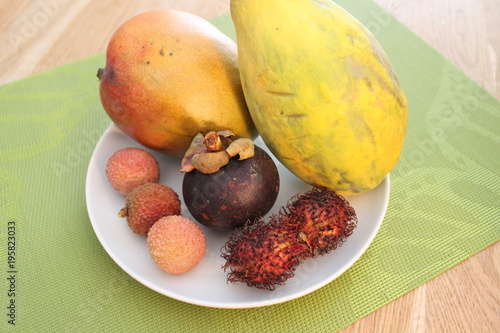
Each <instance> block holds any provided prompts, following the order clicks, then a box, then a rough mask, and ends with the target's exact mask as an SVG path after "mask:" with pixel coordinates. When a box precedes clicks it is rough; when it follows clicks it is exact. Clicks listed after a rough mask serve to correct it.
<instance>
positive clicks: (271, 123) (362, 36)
mask: <svg viewBox="0 0 500 333" xmlns="http://www.w3.org/2000/svg"><path fill="white" fill-rule="evenodd" d="M231 17H232V19H233V22H234V25H235V29H236V37H237V45H238V61H239V68H240V77H241V81H242V87H243V92H244V94H245V98H246V102H247V104H248V107H249V110H250V114H251V117H252V119H253V121H254V124H255V125H256V127H257V130H258V132H259V133H260V135H261V136H262V139H263V140H264V142H265V143H266V145H267V146H268V147H269V149H270V150H271V152H272V153H273V154H274V155H275V156H276V158H277V159H278V160H279V161H280V162H281V163H283V164H284V165H285V166H286V167H287V168H288V169H289V170H290V171H291V172H292V173H294V174H295V175H296V176H297V177H298V178H300V179H302V180H303V181H305V182H307V183H309V184H311V185H317V186H325V187H328V188H330V189H332V190H334V191H336V192H337V193H339V194H342V195H354V194H358V193H363V192H365V191H368V190H371V189H373V188H375V187H376V186H377V185H378V184H379V183H380V182H382V180H383V179H384V178H385V176H386V175H387V174H388V173H389V172H390V171H391V169H392V168H393V167H394V166H395V164H396V162H397V160H398V158H399V156H400V154H401V150H402V147H403V141H404V137H405V133H406V127H407V118H408V104H407V99H406V97H405V94H404V92H403V90H402V88H401V86H400V84H399V81H398V79H397V77H396V75H395V72H394V70H393V68H392V66H391V64H390V62H389V59H388V57H387V55H386V53H385V52H384V50H383V48H382V47H381V45H380V44H379V43H378V41H377V40H376V38H375V37H374V36H373V34H371V33H370V32H369V31H368V29H366V27H364V26H363V25H362V24H361V23H360V22H359V21H358V20H356V19H355V18H354V17H353V16H351V15H350V14H349V13H348V12H346V11H345V10H344V9H343V8H341V7H340V6H338V5H337V4H335V3H334V2H333V1H329V0H314V1H311V0H232V1H231Z"/></svg>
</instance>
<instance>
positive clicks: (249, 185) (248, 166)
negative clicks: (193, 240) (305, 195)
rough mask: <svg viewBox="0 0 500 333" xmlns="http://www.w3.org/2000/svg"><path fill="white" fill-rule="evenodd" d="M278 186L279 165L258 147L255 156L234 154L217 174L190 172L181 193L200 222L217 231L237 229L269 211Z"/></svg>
mask: <svg viewBox="0 0 500 333" xmlns="http://www.w3.org/2000/svg"><path fill="white" fill-rule="evenodd" d="M279 187H280V179H279V173H278V169H277V167H276V164H275V163H274V161H273V160H272V158H271V157H270V156H269V155H268V154H267V153H266V152H265V151H264V150H262V149H261V148H260V147H257V146H255V152H254V156H253V157H251V158H248V159H245V160H238V159H237V157H233V158H231V159H230V160H229V163H228V164H227V165H225V166H223V167H222V168H221V169H220V170H219V171H217V172H215V173H211V174H204V173H201V172H200V171H198V170H193V171H191V172H187V173H186V174H185V175H184V179H183V183H182V194H183V197H184V202H185V204H186V206H187V208H188V210H189V212H190V213H191V215H193V217H194V218H195V219H196V220H197V221H198V222H200V223H201V224H203V225H204V226H206V227H209V228H211V229H215V230H234V229H237V228H239V227H242V226H244V225H245V224H246V223H247V221H248V222H249V223H252V222H253V221H255V220H256V219H258V218H260V217H263V216H264V215H265V214H267V213H268V212H269V211H270V210H271V208H272V207H273V205H274V203H275V202H276V198H277V197H278V192H279Z"/></svg>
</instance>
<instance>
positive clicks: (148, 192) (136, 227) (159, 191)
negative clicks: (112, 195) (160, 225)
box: [119, 183, 181, 236]
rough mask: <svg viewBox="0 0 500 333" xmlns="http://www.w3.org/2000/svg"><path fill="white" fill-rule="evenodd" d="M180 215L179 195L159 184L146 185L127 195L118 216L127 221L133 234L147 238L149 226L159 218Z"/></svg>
mask: <svg viewBox="0 0 500 333" xmlns="http://www.w3.org/2000/svg"><path fill="white" fill-rule="evenodd" d="M180 213H181V202H180V200H179V195H178V194H177V193H176V192H175V191H174V190H173V189H172V188H170V187H168V186H166V185H163V184H159V183H146V184H143V185H140V186H138V187H136V188H135V189H134V190H133V191H132V192H130V193H129V194H128V195H127V197H126V199H125V207H124V208H123V209H122V210H121V211H120V212H119V216H120V217H125V218H126V219H127V223H128V226H129V227H130V229H131V230H132V231H133V232H134V233H136V234H138V235H141V236H147V234H148V232H149V229H150V228H151V226H152V225H153V224H154V223H155V222H156V221H158V220H159V219H160V218H162V217H164V216H168V215H179V214H180Z"/></svg>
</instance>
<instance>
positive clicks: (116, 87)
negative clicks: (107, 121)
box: [97, 10, 257, 157]
mask: <svg viewBox="0 0 500 333" xmlns="http://www.w3.org/2000/svg"><path fill="white" fill-rule="evenodd" d="M97 76H98V78H99V80H100V96H101V102H102V105H103V107H104V109H105V111H106V112H107V114H108V115H109V117H110V118H111V119H112V120H113V122H114V123H116V125H117V126H118V127H119V128H120V129H121V130H122V131H123V132H124V133H126V134H127V135H129V136H130V137H132V138H134V139H135V140H136V141H138V142H139V143H141V144H143V145H144V146H146V147H148V148H151V149H154V150H157V151H161V152H163V153H166V154H170V155H174V156H177V157H182V156H183V154H184V153H185V152H186V149H187V148H188V147H189V144H190V143H191V140H192V138H193V137H194V136H195V135H196V134H197V133H198V132H203V133H206V132H208V131H209V130H222V129H226V128H231V129H232V131H233V132H234V133H235V134H236V135H238V136H239V137H248V138H254V137H255V136H256V134H257V132H256V130H255V127H254V125H253V122H252V120H251V117H250V114H249V113H248V108H247V106H246V103H245V99H244V96H243V91H242V88H241V82H240V77H239V70H238V62H237V48H236V44H235V43H234V41H233V40H231V39H230V38H229V37H227V36H226V35H224V34H223V33H222V32H221V31H219V30H218V29H217V28H216V27H215V26H213V25H212V24H211V23H209V22H208V21H206V20H205V19H203V18H201V17H199V16H196V15H193V14H190V13H186V12H180V11H174V10H154V11H148V12H145V13H142V14H139V15H137V16H135V17H133V18H131V19H129V20H128V21H126V22H125V23H124V24H123V25H122V26H120V27H119V28H118V29H117V30H116V31H115V33H114V34H113V36H112V37H111V40H110V41H109V44H108V48H107V51H106V66H105V67H104V68H101V69H99V70H98V73H97Z"/></svg>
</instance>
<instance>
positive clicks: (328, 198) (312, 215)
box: [222, 188, 358, 290]
mask: <svg viewBox="0 0 500 333" xmlns="http://www.w3.org/2000/svg"><path fill="white" fill-rule="evenodd" d="M357 222H358V220H357V216H356V212H355V211H354V208H352V207H351V206H350V204H349V202H347V200H345V199H344V198H343V197H341V196H340V195H337V194H335V192H333V191H331V190H328V189H326V188H313V189H312V190H310V191H309V192H306V193H304V194H302V195H296V196H295V197H293V198H291V199H290V201H289V202H288V204H287V205H286V206H285V207H283V208H282V209H281V210H280V211H279V213H278V214H276V215H273V216H271V219H270V221H269V222H265V221H264V220H263V219H260V220H259V221H257V222H255V223H254V224H253V225H251V226H248V227H245V228H242V229H240V230H237V232H236V233H234V234H233V235H231V236H230V238H229V240H228V241H227V243H226V244H225V245H224V247H223V248H222V257H223V258H224V259H225V260H226V263H225V264H224V266H223V268H224V270H229V273H228V281H230V282H243V283H246V284H247V285H248V286H253V287H257V288H261V289H268V290H274V289H275V288H276V286H277V285H281V284H284V283H285V281H286V280H287V279H289V278H291V277H293V275H294V273H295V270H296V268H297V266H298V265H299V264H300V263H301V262H302V261H303V260H305V259H307V258H311V257H315V256H317V255H323V254H326V253H329V252H331V251H332V250H335V249H336V248H338V247H339V246H341V245H342V244H343V242H345V241H346V239H347V238H348V237H349V236H350V235H351V234H352V233H353V231H354V229H355V228H356V226H357Z"/></svg>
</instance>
